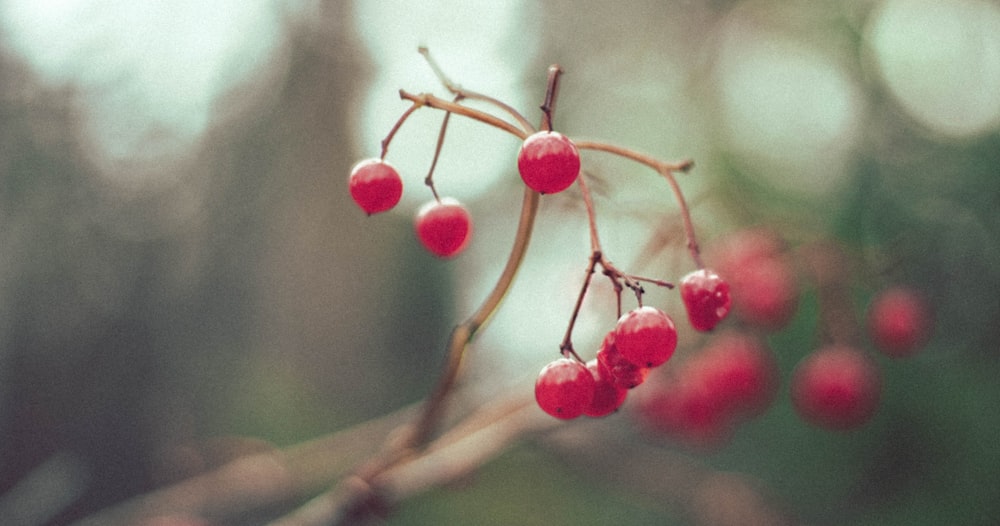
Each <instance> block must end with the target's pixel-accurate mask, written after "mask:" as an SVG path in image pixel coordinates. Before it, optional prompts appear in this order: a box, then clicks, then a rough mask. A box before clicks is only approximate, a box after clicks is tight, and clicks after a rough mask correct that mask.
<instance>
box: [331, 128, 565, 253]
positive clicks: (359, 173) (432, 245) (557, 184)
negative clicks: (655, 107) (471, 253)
mask: <svg viewBox="0 0 1000 526" xmlns="http://www.w3.org/2000/svg"><path fill="white" fill-rule="evenodd" d="M517 168H518V171H519V172H520V174H521V178H522V180H523V181H524V183H525V184H526V185H527V186H528V187H529V188H531V189H532V190H535V191H536V192H539V193H542V194H551V193H557V192H561V191H563V190H565V189H567V188H569V186H570V185H572V184H573V182H574V181H576V178H577V176H578V175H579V174H580V153H579V151H578V150H577V148H576V145H574V144H573V141H571V140H570V139H569V138H568V137H566V136H565V135H562V134H561V133H559V132H554V131H541V132H538V133H535V134H533V135H530V136H529V137H528V138H527V139H525V140H524V143H523V144H522V145H521V150H520V152H519V153H518V157H517ZM348 186H349V189H350V192H351V197H352V198H353V199H354V202H355V203H357V205H358V206H359V207H360V208H361V210H363V211H364V212H365V213H366V214H368V215H372V214H378V213H381V212H386V211H389V210H392V209H393V208H394V207H395V206H396V205H397V204H398V203H399V200H400V199H401V198H402V196H403V179H402V177H400V175H399V172H398V171H397V170H396V169H395V168H394V167H393V166H392V165H391V164H389V163H388V162H386V161H385V160H384V159H365V160H363V161H361V162H359V163H357V164H355V165H354V168H353V169H352V170H351V174H350V177H349V178H348ZM414 230H415V232H416V235H417V239H419V240H420V243H421V244H422V245H423V246H424V248H426V249H427V250H428V251H429V252H430V253H431V254H434V255H435V256H437V257H440V258H451V257H454V256H457V255H458V254H459V253H461V252H462V251H463V250H464V249H465V247H466V246H468V244H469V240H470V239H471V238H472V215H471V214H470V213H469V210H468V209H467V208H466V207H465V205H463V204H462V203H460V202H459V201H458V200H457V199H454V198H450V197H445V198H438V197H437V194H436V193H435V197H434V199H433V200H431V201H429V202H427V203H426V204H424V205H423V206H421V207H420V209H419V210H418V211H417V214H416V218H415V220H414Z"/></svg>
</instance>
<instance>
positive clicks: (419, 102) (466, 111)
mask: <svg viewBox="0 0 1000 526" xmlns="http://www.w3.org/2000/svg"><path fill="white" fill-rule="evenodd" d="M399 98H401V99H404V100H409V101H412V102H413V103H414V105H415V106H417V107H419V106H427V107H429V108H434V109H438V110H444V111H448V112H451V113H456V114H458V115H461V116H463V117H468V118H470V119H473V120H477V121H479V122H482V123H483V124H488V125H490V126H493V127H494V128H499V129H501V130H503V131H505V132H507V133H510V134H511V135H514V136H516V137H518V138H520V139H522V140H523V139H525V138H526V137H527V136H528V135H530V134H531V133H534V132H535V131H536V130H535V128H534V126H531V125H530V124H529V123H528V122H527V121H525V122H524V123H523V124H524V125H527V127H526V128H523V129H522V128H518V127H517V126H514V125H513V124H511V123H509V122H507V121H505V120H503V119H501V118H499V117H497V116H495V115H490V114H489V113H486V112H484V111H480V110H477V109H474V108H470V107H468V106H463V105H461V104H458V103H455V102H451V101H448V100H445V99H442V98H440V97H437V96H434V95H432V94H430V93H417V94H414V93H410V92H408V91H406V90H403V89H401V90H399ZM466 98H469V99H471V98H473V97H470V96H469V95H468V94H466ZM410 111H412V110H410Z"/></svg>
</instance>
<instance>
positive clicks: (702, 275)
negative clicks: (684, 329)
mask: <svg viewBox="0 0 1000 526" xmlns="http://www.w3.org/2000/svg"><path fill="white" fill-rule="evenodd" d="M680 289H681V299H682V300H683V301H684V308H685V309H686V310H687V314H688V320H690V322H691V326H692V327H694V328H695V330H698V331H702V332H705V331H710V330H712V329H714V328H715V326H716V325H717V324H718V323H719V322H720V321H722V320H724V319H725V318H726V316H727V315H728V314H729V306H730V304H731V300H730V297H729V283H727V282H726V281H725V280H724V279H722V278H721V277H720V276H719V274H718V273H716V272H715V271H713V270H710V269H699V270H695V271H693V272H691V273H689V274H687V275H686V276H684V277H683V278H681V285H680Z"/></svg>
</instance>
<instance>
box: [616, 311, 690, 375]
mask: <svg viewBox="0 0 1000 526" xmlns="http://www.w3.org/2000/svg"><path fill="white" fill-rule="evenodd" d="M615 347H616V348H617V349H618V352H619V353H620V354H621V355H622V357H623V358H625V359H626V360H628V361H629V362H632V363H633V364H635V365H637V366H639V367H657V366H659V365H662V364H663V363H664V362H666V361H667V360H669V359H670V357H671V356H673V354H674V350H675V349H676V348H677V328H676V327H675V326H674V321H673V320H672V319H670V316H668V315H667V314H665V313H664V312H663V311H661V310H659V309H657V308H655V307H650V306H644V307H639V308H637V309H635V310H632V311H630V312H627V313H625V314H624V315H622V317H621V318H619V319H618V323H617V324H616V325H615Z"/></svg>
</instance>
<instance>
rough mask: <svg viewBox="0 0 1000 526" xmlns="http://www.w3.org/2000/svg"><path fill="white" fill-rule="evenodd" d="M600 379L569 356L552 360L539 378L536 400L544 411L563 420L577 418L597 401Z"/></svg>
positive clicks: (536, 382)
mask: <svg viewBox="0 0 1000 526" xmlns="http://www.w3.org/2000/svg"><path fill="white" fill-rule="evenodd" d="M596 388H597V382H596V381H595V380H594V375H593V374H592V373H591V372H590V370H589V369H587V366H586V365H584V364H582V363H580V362H578V361H576V360H571V359H569V358H560V359H558V360H556V361H554V362H551V363H549V364H548V365H546V366H545V367H543V368H542V371H541V372H540V373H538V379H537V380H535V401H536V402H538V407H540V408H542V411H545V412H546V413H548V414H550V415H552V416H554V417H556V418H560V419H563V420H570V419H573V418H576V417H578V416H580V415H582V414H583V413H584V411H585V410H587V409H588V407H590V405H591V403H592V402H593V401H594V392H595V390H596Z"/></svg>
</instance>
